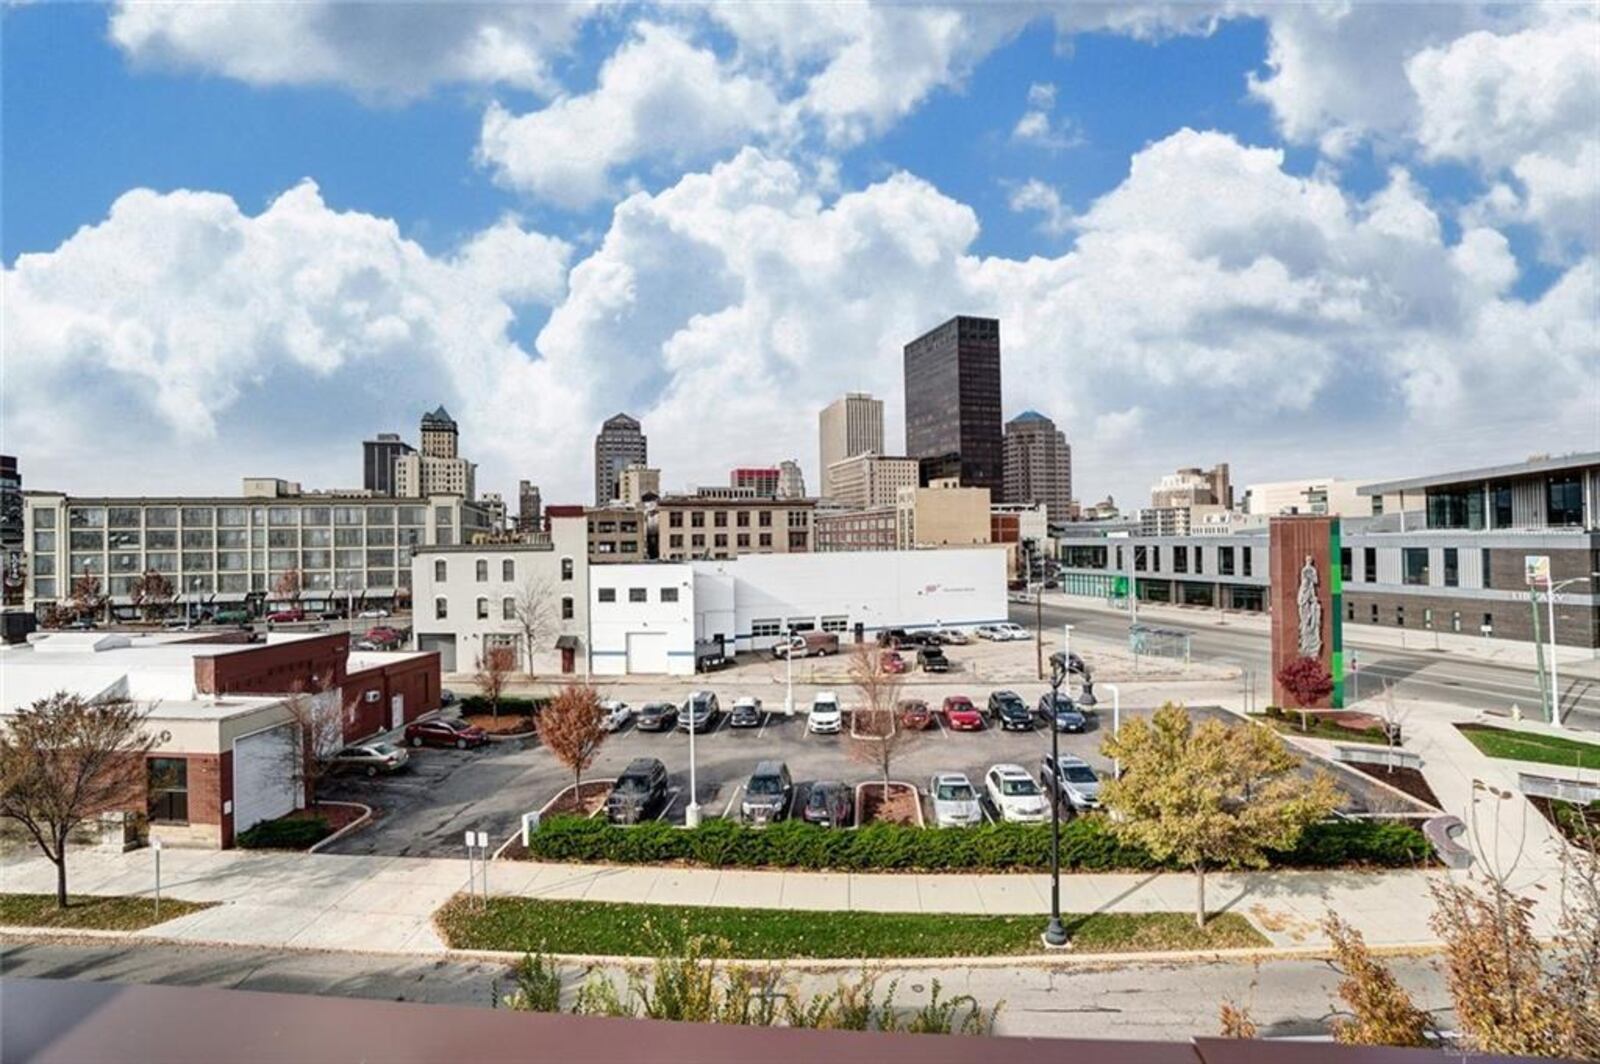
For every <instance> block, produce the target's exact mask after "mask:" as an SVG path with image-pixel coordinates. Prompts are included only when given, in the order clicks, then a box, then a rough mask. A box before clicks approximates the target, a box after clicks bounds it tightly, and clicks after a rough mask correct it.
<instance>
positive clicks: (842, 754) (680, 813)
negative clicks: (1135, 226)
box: [324, 683, 1386, 856]
mask: <svg viewBox="0 0 1600 1064" xmlns="http://www.w3.org/2000/svg"><path fill="white" fill-rule="evenodd" d="M718 688H719V689H718V697H719V699H720V701H721V707H722V710H723V712H722V714H721V715H720V716H719V718H718V720H717V723H716V724H715V726H714V727H713V728H712V729H711V730H710V731H708V732H705V733H702V734H698V735H697V736H696V738H695V752H696V757H695V762H696V772H695V776H696V779H695V793H696V795H697V797H698V799H699V802H700V805H701V807H702V816H703V817H704V818H706V819H709V818H711V817H716V816H722V815H723V814H724V812H725V811H728V810H730V809H731V810H733V811H734V812H735V813H736V811H737V797H738V791H739V789H740V787H741V786H742V785H743V783H744V781H745V780H746V779H747V778H748V777H749V775H750V772H751V771H752V770H753V769H754V768H755V766H756V763H757V762H759V761H762V760H766V759H775V760H780V761H784V762H786V763H787V764H788V766H789V771H790V773H791V775H792V776H793V779H794V781H795V791H796V794H795V801H796V803H797V805H798V803H803V802H804V800H805V793H806V789H807V788H808V786H809V784H810V783H811V782H813V781H816V780H826V779H831V780H842V781H844V782H846V783H847V784H850V785H851V786H854V785H855V784H857V783H861V782H870V781H872V780H875V779H877V778H878V775H877V771H878V770H877V768H876V766H875V765H874V764H872V763H870V762H868V761H863V760H859V759H858V758H857V757H856V756H853V754H852V747H853V746H854V745H855V744H853V743H852V741H851V739H850V736H849V726H848V723H847V724H846V729H845V732H844V733H843V734H839V735H812V734H809V733H808V732H807V730H806V716H805V709H806V707H807V706H808V705H809V703H810V698H811V695H812V693H813V690H812V689H809V688H807V689H797V690H796V713H795V715H794V716H793V717H786V716H785V715H784V714H783V688H782V687H778V688H776V689H773V688H771V687H764V688H760V689H757V688H747V689H745V690H743V691H738V692H737V693H740V694H743V693H751V694H756V695H757V696H758V697H760V698H761V699H762V700H763V708H764V709H765V710H766V713H765V716H764V719H763V722H762V724H761V725H760V726H759V727H756V728H730V727H729V726H728V715H727V710H728V709H729V708H730V707H731V706H732V703H733V698H734V697H735V693H736V692H735V691H734V690H730V689H727V688H725V687H723V686H722V685H720V684H719V685H718ZM993 689H994V688H991V687H979V686H975V685H970V684H966V685H962V684H958V683H950V684H940V685H937V686H933V685H927V686H919V687H917V688H915V689H912V690H908V691H907V692H906V696H907V697H917V698H922V699H924V700H926V701H927V702H928V704H929V705H930V707H932V708H934V709H935V710H937V709H938V707H939V705H940V702H941V701H942V699H943V698H944V697H945V696H946V695H948V694H965V695H968V696H969V697H970V698H971V699H972V700H973V702H974V703H975V704H976V705H977V706H978V707H979V708H980V709H981V708H982V707H983V706H984V704H985V702H986V701H987V698H988V695H989V692H990V691H991V690H993ZM1010 689H1012V690H1015V691H1016V692H1017V693H1018V694H1020V695H1021V696H1022V697H1023V698H1024V699H1025V700H1026V701H1027V702H1028V703H1029V705H1035V704H1037V701H1038V698H1039V696H1040V695H1041V694H1043V693H1044V691H1045V690H1046V688H1045V687H1043V686H1042V685H1039V684H1032V685H1028V684H1014V685H1011V686H1010ZM837 693H838V695H839V697H840V698H841V700H842V701H843V702H844V704H845V706H846V707H847V708H848V706H849V705H850V702H851V694H852V692H850V690H849V689H848V688H845V687H842V686H841V687H839V688H837ZM654 694H655V693H654V692H652V691H650V690H649V689H648V688H646V689H640V688H639V687H637V686H629V687H627V688H624V689H619V690H618V691H615V692H613V693H612V696H613V697H617V696H621V697H623V698H624V700H625V701H627V702H628V703H629V704H630V705H632V706H633V707H634V708H635V709H637V708H638V707H639V706H641V705H643V704H644V703H645V702H646V701H652V700H654ZM661 695H662V696H663V697H662V700H670V701H673V702H681V699H682V695H681V693H679V692H678V691H677V690H673V692H672V694H670V695H668V694H667V692H666V691H665V690H663V691H662V692H661ZM1100 708H1101V710H1102V712H1101V713H1100V714H1098V717H1091V719H1090V727H1089V730H1088V731H1087V732H1086V733H1084V734H1081V735H1080V734H1070V733H1063V734H1062V735H1061V737H1060V741H1061V751H1062V753H1063V755H1066V754H1075V755H1077V756H1079V757H1082V758H1083V759H1084V760H1086V761H1088V762H1089V764H1090V765H1092V766H1093V767H1094V768H1095V769H1096V770H1097V771H1099V772H1101V773H1109V772H1110V770H1111V765H1110V762H1109V761H1108V760H1107V759H1106V758H1104V757H1102V756H1101V754H1100V745H1101V741H1102V739H1103V738H1104V736H1105V734H1106V733H1108V732H1109V731H1110V729H1111V711H1110V707H1109V706H1102V707H1100ZM1151 711H1152V707H1151V706H1148V705H1147V706H1136V707H1128V706H1124V707H1123V709H1122V714H1123V717H1124V719H1128V718H1131V717H1133V716H1141V715H1147V714H1149V713H1150V712H1151ZM1191 712H1192V713H1195V714H1196V715H1202V714H1204V715H1210V714H1217V715H1222V716H1226V715H1225V714H1223V711H1221V710H1215V709H1206V708H1204V707H1191ZM935 716H936V718H937V713H936V714H935ZM1227 719H1232V718H1227ZM1049 750H1050V733H1049V731H1048V730H1047V729H1046V728H1044V727H1043V726H1042V724H1041V725H1040V726H1039V727H1038V728H1037V729H1036V730H1034V731H1031V732H1028V731H1001V730H1000V729H999V728H998V727H996V726H994V725H993V724H989V725H987V726H986V727H985V728H984V730H982V731H979V732H952V731H950V730H949V729H948V728H946V727H945V726H944V724H943V722H942V721H940V720H937V719H936V723H935V725H934V727H932V728H931V729H929V730H928V731H925V732H920V733H917V736H916V738H915V740H913V741H912V742H910V743H909V744H906V745H904V746H902V747H901V749H900V752H899V753H898V754H897V755H896V757H895V761H894V773H893V774H894V777H895V778H896V779H898V780H902V781H905V782H908V783H912V784H914V785H915V786H916V787H917V788H918V790H919V791H923V792H926V790H927V787H928V781H929V778H930V777H931V776H932V775H933V774H934V773H936V772H962V773H965V774H966V775H967V777H968V778H969V779H970V780H971V781H972V783H973V785H974V786H975V787H976V788H977V789H978V790H979V791H980V792H981V791H982V790H983V775H984V773H985V772H987V771H988V769H989V768H990V766H992V765H996V764H1004V763H1008V762H1009V763H1014V764H1018V765H1021V766H1022V767H1023V768H1024V769H1026V770H1027V771H1028V772H1030V773H1031V774H1033V775H1034V776H1035V778H1038V773H1039V767H1040V759H1041V758H1042V757H1043V756H1044V755H1045V754H1047V753H1048V752H1049ZM411 755H412V756H411V761H410V764H409V765H408V766H407V767H406V768H405V769H403V770H402V771H400V772H397V773H395V774H394V775H393V776H389V777H378V778H375V779H367V778H342V779H339V780H336V781H334V782H333V783H332V784H331V785H326V786H325V789H324V796H325V797H328V798H343V799H349V800H354V801H360V802H364V803H366V804H368V805H372V806H374V807H375V808H376V809H377V810H378V814H379V815H378V816H377V818H376V820H375V822H374V823H372V824H370V825H368V826H366V827H364V828H362V829H360V830H359V831H356V832H354V833H352V834H351V835H349V836H346V837H345V838H343V839H341V840H338V841H337V842H335V843H334V844H333V845H332V846H331V847H330V849H331V850H332V851H333V852H337V853H370V854H386V855H402V856H405V855H409V856H458V855H460V854H461V852H462V836H463V833H464V832H466V831H468V830H469V829H470V830H479V831H487V832H488V833H489V834H490V836H491V838H492V839H494V840H495V845H496V846H498V845H499V843H500V842H501V841H503V840H505V839H507V838H509V837H510V836H511V835H512V834H513V833H515V832H516V831H517V830H518V829H519V826H520V824H521V818H522V815H523V814H524V813H526V812H530V811H532V810H536V809H538V808H539V807H540V806H542V805H543V804H544V803H545V802H547V801H548V800H549V799H550V798H552V797H553V796H555V794H556V793H557V792H559V791H560V790H561V789H562V788H563V787H565V786H567V785H568V784H570V783H571V782H572V774H571V772H570V771H569V770H567V769H566V768H565V767H563V766H562V765H561V764H560V763H559V762H558V761H557V760H556V759H555V757H554V756H553V755H552V754H551V753H550V752H549V751H547V750H544V749H542V748H541V747H540V746H539V744H538V742H537V740H534V739H525V740H513V741H508V742H501V743H494V744H491V745H489V746H487V747H483V748H480V749H477V750H453V749H434V748H427V747H424V748H420V749H413V750H412V751H411ZM636 757H658V758H660V759H661V760H662V762H663V763H664V764H665V765H666V767H667V771H668V772H669V774H670V786H671V788H672V789H673V791H674V796H673V800H672V804H671V805H670V806H669V807H668V808H667V809H666V810H665V812H664V813H663V814H662V818H663V819H665V820H667V821H669V822H672V823H677V824H681V823H683V822H684V817H685V808H686V806H687V805H688V800H689V736H688V734H687V733H685V732H683V731H677V730H673V731H669V732H642V731H639V730H638V729H636V728H635V727H633V725H632V724H629V725H627V726H626V727H624V728H623V729H622V730H620V731H618V732H616V733H614V734H612V735H611V736H609V737H608V739H607V740H606V742H605V744H604V746H603V747H602V748H601V751H600V754H599V756H598V757H597V758H596V760H595V763H594V765H593V766H592V767H591V768H590V769H589V770H588V771H586V772H585V773H584V776H585V778H586V779H606V778H611V777H614V776H616V775H617V774H618V772H620V771H621V770H622V768H623V767H624V766H626V765H627V764H628V762H629V761H631V760H632V759H634V758H636ZM1338 778H1339V779H1340V782H1341V784H1345V785H1347V789H1349V790H1350V791H1351V803H1350V808H1352V809H1361V808H1363V807H1366V806H1370V805H1372V804H1373V803H1374V802H1381V801H1382V800H1383V799H1384V798H1385V797H1386V796H1385V795H1383V794H1380V793H1378V792H1377V791H1376V790H1374V789H1373V788H1364V787H1363V785H1362V783H1361V782H1360V781H1359V780H1353V779H1347V778H1346V775H1345V774H1341V775H1340V776H1339V777H1338ZM1363 791H1365V792H1366V793H1363ZM923 797H924V802H923V813H924V816H930V815H931V810H930V809H929V807H928V803H927V801H926V794H924V796H923Z"/></svg>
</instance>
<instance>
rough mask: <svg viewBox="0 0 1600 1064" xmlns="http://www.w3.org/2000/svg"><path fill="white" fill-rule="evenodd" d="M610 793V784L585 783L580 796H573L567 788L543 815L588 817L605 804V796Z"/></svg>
mask: <svg viewBox="0 0 1600 1064" xmlns="http://www.w3.org/2000/svg"><path fill="white" fill-rule="evenodd" d="M610 793H611V784H610V783H595V782H585V783H584V785H583V791H582V792H581V794H574V793H573V790H572V788H571V787H568V788H567V789H566V790H564V791H562V792H561V797H559V798H557V799H556V802H555V804H554V805H552V806H551V807H550V808H549V809H546V810H545V811H544V815H545V816H555V815H556V814H557V813H577V814H578V815H580V816H588V815H589V814H591V813H593V812H594V811H595V810H596V809H599V808H600V807H601V806H602V805H604V804H605V800H606V795H608V794H610Z"/></svg>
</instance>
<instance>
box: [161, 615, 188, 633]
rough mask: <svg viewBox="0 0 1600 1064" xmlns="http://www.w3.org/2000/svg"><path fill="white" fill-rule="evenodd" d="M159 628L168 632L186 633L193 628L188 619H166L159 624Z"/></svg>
mask: <svg viewBox="0 0 1600 1064" xmlns="http://www.w3.org/2000/svg"><path fill="white" fill-rule="evenodd" d="M161 627H163V628H165V629H167V630H168V631H183V632H186V631H188V630H189V629H190V628H193V627H194V622H193V621H192V620H190V619H189V618H188V617H168V618H167V619H166V620H164V621H162V622H161Z"/></svg>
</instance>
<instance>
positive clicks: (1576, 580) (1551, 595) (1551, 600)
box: [1544, 573, 1600, 727]
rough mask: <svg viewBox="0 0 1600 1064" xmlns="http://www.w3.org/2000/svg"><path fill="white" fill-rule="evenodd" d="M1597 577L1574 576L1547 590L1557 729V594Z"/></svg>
mask: <svg viewBox="0 0 1600 1064" xmlns="http://www.w3.org/2000/svg"><path fill="white" fill-rule="evenodd" d="M1595 577H1600V573H1590V574H1589V575H1588V576H1574V577H1572V578H1571V579H1570V580H1563V581H1561V582H1560V583H1559V584H1551V585H1550V586H1549V587H1547V588H1546V589H1545V593H1544V597H1545V604H1546V605H1547V606H1549V608H1550V723H1551V724H1554V725H1556V726H1557V727H1559V726H1560V725H1561V667H1560V666H1559V665H1558V664H1557V663H1556V652H1557V651H1558V650H1559V649H1560V647H1559V646H1558V645H1557V643H1556V593H1557V592H1558V591H1560V590H1561V589H1562V588H1564V587H1568V586H1570V585H1572V584H1581V583H1583V582H1584V581H1585V580H1593V579H1594V578H1595Z"/></svg>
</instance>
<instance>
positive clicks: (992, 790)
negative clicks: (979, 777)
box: [983, 765, 1050, 824]
mask: <svg viewBox="0 0 1600 1064" xmlns="http://www.w3.org/2000/svg"><path fill="white" fill-rule="evenodd" d="M983 783H984V789H985V790H986V791H988V792H989V801H990V802H991V803H993V805H994V807H995V810H996V811H997V812H998V813H999V814H1000V819H1002V820H1009V821H1012V822H1014V823H1020V824H1037V823H1038V822H1039V821H1041V820H1043V819H1044V818H1045V814H1046V813H1048V812H1049V811H1050V807H1049V806H1048V805H1047V804H1046V803H1045V799H1044V793H1043V792H1042V791H1040V790H1039V784H1038V783H1037V782H1035V781H1034V778H1033V777H1032V776H1030V775H1028V772H1027V770H1026V769H1024V768H1023V767H1022V766H1021V765H995V766H994V767H993V768H991V769H989V771H988V772H987V773H986V774H985V775H984V777H983Z"/></svg>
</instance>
